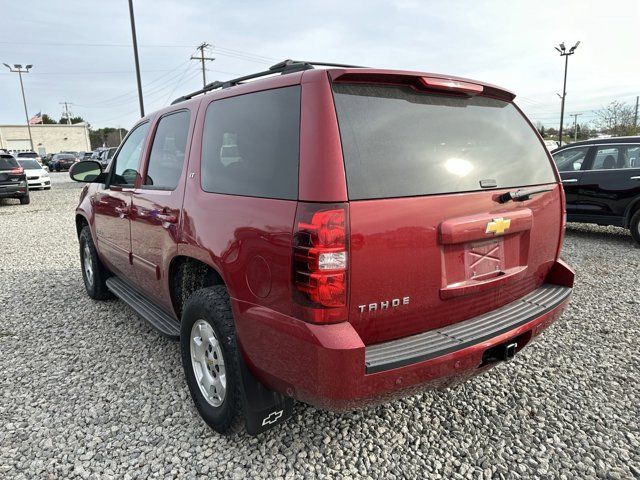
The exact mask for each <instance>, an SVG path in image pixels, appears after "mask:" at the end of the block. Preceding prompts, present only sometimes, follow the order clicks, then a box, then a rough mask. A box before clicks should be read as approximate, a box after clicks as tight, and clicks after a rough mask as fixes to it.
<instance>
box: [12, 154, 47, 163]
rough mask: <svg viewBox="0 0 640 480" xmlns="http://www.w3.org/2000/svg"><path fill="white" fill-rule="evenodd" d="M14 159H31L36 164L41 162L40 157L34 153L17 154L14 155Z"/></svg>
mask: <svg viewBox="0 0 640 480" xmlns="http://www.w3.org/2000/svg"><path fill="white" fill-rule="evenodd" d="M14 158H15V159H16V160H22V159H23V158H31V159H32V160H35V161H36V162H40V161H41V158H40V155H38V154H37V153H36V152H18V153H16V154H15V155H14Z"/></svg>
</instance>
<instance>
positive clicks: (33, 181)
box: [18, 158, 51, 190]
mask: <svg viewBox="0 0 640 480" xmlns="http://www.w3.org/2000/svg"><path fill="white" fill-rule="evenodd" d="M18 163H19V164H20V166H21V167H22V168H24V171H25V173H26V175H27V183H28V184H29V189H31V190H33V189H35V188H43V189H45V190H49V189H50V188H51V178H50V177H49V172H48V171H47V170H45V169H44V168H43V166H42V165H40V164H39V163H38V162H36V161H35V160H33V159H31V158H27V159H21V158H18Z"/></svg>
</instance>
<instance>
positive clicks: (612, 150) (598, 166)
mask: <svg viewBox="0 0 640 480" xmlns="http://www.w3.org/2000/svg"><path fill="white" fill-rule="evenodd" d="M619 157H620V147H618V146H611V147H610V146H608V145H607V146H602V147H598V148H597V150H596V156H595V157H594V159H593V165H592V167H591V170H611V169H612V168H621V167H620V166H619V163H618V159H619Z"/></svg>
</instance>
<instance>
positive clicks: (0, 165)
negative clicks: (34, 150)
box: [0, 156, 19, 170]
mask: <svg viewBox="0 0 640 480" xmlns="http://www.w3.org/2000/svg"><path fill="white" fill-rule="evenodd" d="M18 167H19V165H18V162H17V161H16V159H15V158H13V157H6V156H1V157H0V170H13V169H14V168H18Z"/></svg>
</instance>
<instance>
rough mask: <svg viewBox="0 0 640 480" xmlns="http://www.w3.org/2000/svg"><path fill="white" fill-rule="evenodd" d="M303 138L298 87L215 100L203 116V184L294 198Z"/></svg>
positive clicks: (230, 191)
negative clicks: (300, 146)
mask: <svg viewBox="0 0 640 480" xmlns="http://www.w3.org/2000/svg"><path fill="white" fill-rule="evenodd" d="M299 143H300V87H299V86H294V87H286V88H279V89H275V90H267V91H263V92H256V93H250V94H246V95H240V96H238V97H231V98H226V99H222V100H216V101H214V102H212V103H211V104H210V105H209V107H208V108H207V113H206V116H205V123H204V131H203V138H202V165H201V171H202V179H201V182H202V188H203V190H205V191H207V192H215V193H227V194H233V195H245V196H251V197H265V198H280V199H296V198H297V197H298V157H299Z"/></svg>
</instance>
